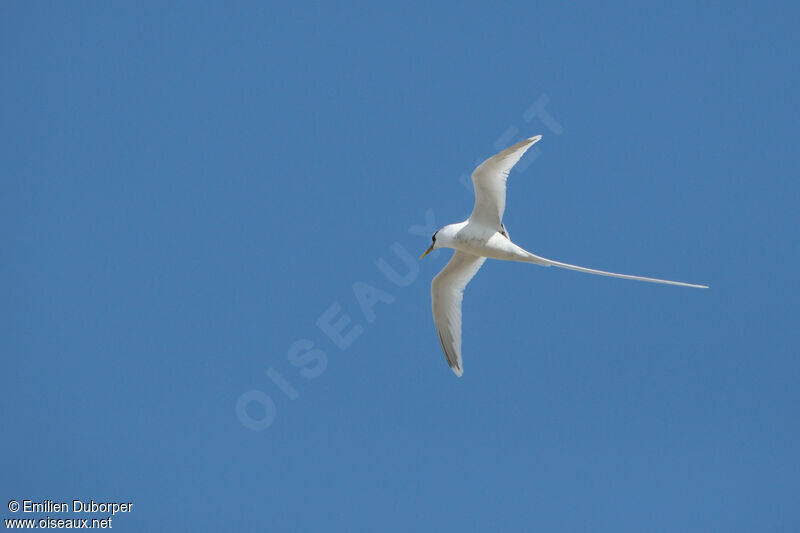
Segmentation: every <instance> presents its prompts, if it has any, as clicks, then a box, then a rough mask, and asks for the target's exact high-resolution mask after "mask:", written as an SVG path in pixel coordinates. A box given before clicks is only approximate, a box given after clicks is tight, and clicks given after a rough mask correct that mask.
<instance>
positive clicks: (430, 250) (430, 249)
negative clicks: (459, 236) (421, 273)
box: [419, 231, 439, 259]
mask: <svg viewBox="0 0 800 533" xmlns="http://www.w3.org/2000/svg"><path fill="white" fill-rule="evenodd" d="M436 233H439V232H438V231H437V232H436ZM436 233H434V234H433V236H432V237H431V245H430V246H428V249H427V250H425V251H424V252H423V253H422V255H421V256H419V258H420V259H422V258H423V257H425V256H426V255H428V254H429V253H431V252H432V251H434V250H435V249H437V248H438V246H436Z"/></svg>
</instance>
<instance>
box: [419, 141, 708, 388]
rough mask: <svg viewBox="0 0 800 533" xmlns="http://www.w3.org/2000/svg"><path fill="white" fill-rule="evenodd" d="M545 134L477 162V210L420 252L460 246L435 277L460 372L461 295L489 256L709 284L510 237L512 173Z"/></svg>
mask: <svg viewBox="0 0 800 533" xmlns="http://www.w3.org/2000/svg"><path fill="white" fill-rule="evenodd" d="M541 138H542V136H541V135H537V136H536V137H531V138H530V139H525V140H524V141H522V142H520V143H517V144H515V145H514V146H512V147H511V148H506V149H505V150H503V151H502V152H500V153H499V154H497V155H494V156H492V157H490V158H489V159H487V160H486V161H484V162H483V163H481V164H480V165H478V168H476V169H475V171H474V172H473V173H472V183H473V185H474V186H475V208H474V209H473V210H472V214H471V215H470V217H469V218H468V219H467V220H465V221H464V222H459V223H457V224H449V225H447V226H445V227H443V228H442V229H440V230H439V231H437V232H436V233H434V234H433V237H431V241H432V242H431V245H430V247H429V248H428V249H427V250H425V253H423V254H422V256H421V257H420V259H422V258H423V257H425V256H426V255H428V253H429V252H430V251H431V250H435V249H437V248H453V249H454V250H455V253H453V257H452V258H451V259H450V262H449V263H447V265H445V267H444V268H443V269H442V271H441V272H439V274H437V275H436V277H435V278H433V282H432V283H431V304H432V307H433V321H434V323H435V324H436V330H437V331H438V333H439V342H440V343H441V345H442V351H444V355H445V357H446V358H447V363H448V364H449V365H450V368H452V369H453V372H455V373H456V375H457V376H461V374H462V373H463V371H464V370H463V366H462V363H461V301H462V299H463V296H464V288H465V287H466V286H467V283H469V281H470V280H471V279H472V278H473V277H474V276H475V274H476V273H477V272H478V270H479V269H480V268H481V265H483V262H484V261H486V258H488V257H490V258H492V259H503V260H505V261H522V262H525V263H535V264H537V265H541V266H547V267H549V266H557V267H561V268H568V269H570V270H577V271H578V272H588V273H589V274H600V275H601V276H612V277H615V278H624V279H635V280H638V281H650V282H653V283H666V284H668V285H681V286H683V287H696V288H699V289H707V288H708V287H707V286H705V285H695V284H692V283H683V282H681V281H668V280H665V279H655V278H646V277H643V276H630V275H628V274H616V273H614V272H605V271H603V270H595V269H593V268H584V267H580V266H576V265H569V264H567V263H561V262H559V261H553V260H551V259H546V258H544V257H540V256H538V255H534V254H532V253H530V252H528V251H527V250H524V249H523V248H520V247H519V246H517V245H516V244H514V243H513V242H511V238H510V237H509V236H508V231H506V227H505V226H504V225H503V212H504V211H505V208H506V180H507V179H508V173H509V172H510V171H511V169H512V167H513V166H514V165H516V164H517V162H518V161H519V160H520V158H521V157H522V155H523V154H524V153H525V152H526V151H527V150H528V148H530V147H531V146H533V145H534V143H536V142H537V141H539V139H541Z"/></svg>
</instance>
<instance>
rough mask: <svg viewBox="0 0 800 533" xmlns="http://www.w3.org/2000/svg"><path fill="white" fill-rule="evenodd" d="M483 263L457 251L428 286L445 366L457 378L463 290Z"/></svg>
mask: <svg viewBox="0 0 800 533" xmlns="http://www.w3.org/2000/svg"><path fill="white" fill-rule="evenodd" d="M484 261H486V258H485V257H479V256H477V255H472V254H468V253H465V252H458V251H456V252H455V253H454V254H453V257H452V258H451V259H450V262H449V263H447V265H445V267H444V268H443V269H442V271H441V272H439V273H438V274H437V275H436V277H435V278H433V282H432V283H431V304H432V307H433V322H434V323H435V324H436V331H437V332H438V333H439V342H440V343H441V345H442V351H443V352H444V356H445V357H446V358H447V364H449V365H450V368H452V369H453V372H455V373H456V375H457V376H459V377H460V376H461V374H462V373H463V372H464V369H463V367H462V366H461V300H462V299H463V297H464V288H465V287H466V286H467V283H469V281H470V280H471V279H472V278H473V277H474V276H475V274H476V273H477V272H478V270H479V269H480V268H481V265H483V262H484Z"/></svg>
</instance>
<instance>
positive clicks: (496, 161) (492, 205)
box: [469, 135, 542, 228]
mask: <svg viewBox="0 0 800 533" xmlns="http://www.w3.org/2000/svg"><path fill="white" fill-rule="evenodd" d="M541 138H542V136H541V135H537V136H536V137H531V138H530V139H525V140H524V141H522V142H519V143H517V144H515V145H514V146H512V147H511V148H506V149H505V150H503V151H502V152H500V153H499V154H497V155H493V156H492V157H490V158H489V159H487V160H486V161H484V162H483V163H481V164H480V165H478V168H476V169H475V171H474V172H473V173H472V184H473V185H474V186H475V208H474V209H473V210H472V214H471V215H470V217H469V219H470V222H479V223H481V224H483V225H485V226H488V227H490V228H499V227H500V223H501V222H502V221H503V212H504V211H505V210H506V180H507V179H508V173H509V172H511V169H512V168H513V167H514V165H516V164H517V162H518V161H519V160H520V158H521V157H522V154H524V153H525V152H526V151H527V150H528V148H530V147H531V146H533V145H534V143H536V142H537V141H538V140H539V139H541Z"/></svg>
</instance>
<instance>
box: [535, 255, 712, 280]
mask: <svg viewBox="0 0 800 533" xmlns="http://www.w3.org/2000/svg"><path fill="white" fill-rule="evenodd" d="M528 253H530V252H528ZM530 261H531V262H532V263H536V264H537V265H542V266H555V267H559V268H568V269H569V270H577V271H578V272H586V273H587V274H598V275H600V276H609V277H612V278H622V279H633V280H636V281H649V282H651V283H664V284H666V285H680V286H681V287H694V288H696V289H707V288H708V286H707V285H695V284H694V283H685V282H683V281H670V280H668V279H657V278H646V277H644V276H632V275H630V274H617V273H616V272H606V271H605V270H596V269H594V268H586V267H582V266H577V265H570V264H569V263H562V262H560V261H553V260H552V259H547V258H545V257H539V256H538V255H534V254H531V255H530Z"/></svg>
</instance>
